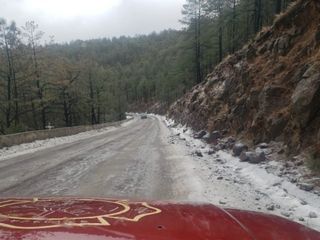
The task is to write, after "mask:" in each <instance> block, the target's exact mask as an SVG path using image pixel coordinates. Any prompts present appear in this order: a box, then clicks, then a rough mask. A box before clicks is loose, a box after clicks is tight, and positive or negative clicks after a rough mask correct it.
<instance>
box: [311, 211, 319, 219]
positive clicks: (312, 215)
mask: <svg viewBox="0 0 320 240" xmlns="http://www.w3.org/2000/svg"><path fill="white" fill-rule="evenodd" d="M317 217H318V215H317V214H316V213H315V212H310V213H309V218H317Z"/></svg>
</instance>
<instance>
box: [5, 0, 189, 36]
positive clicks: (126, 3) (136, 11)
mask: <svg viewBox="0 0 320 240" xmlns="http://www.w3.org/2000/svg"><path fill="white" fill-rule="evenodd" d="M184 2H185V0H0V17H2V18H5V19H6V20H7V21H12V20H14V21H16V22H17V25H18V26H22V25H24V23H25V22H26V21H29V20H34V21H35V22H36V23H38V25H39V27H40V29H41V30H42V31H44V32H45V38H46V39H49V36H50V35H54V36H55V38H54V39H55V40H56V41H57V42H66V41H70V40H75V39H83V40H84V39H91V38H99V37H114V36H115V37H118V36H121V35H125V36H128V35H129V36H134V35H135V34H148V33H151V32H152V31H157V32H158V31H161V30H164V29H168V28H172V29H180V28H181V24H180V23H179V19H181V18H182V17H181V8H182V5H183V3H184Z"/></svg>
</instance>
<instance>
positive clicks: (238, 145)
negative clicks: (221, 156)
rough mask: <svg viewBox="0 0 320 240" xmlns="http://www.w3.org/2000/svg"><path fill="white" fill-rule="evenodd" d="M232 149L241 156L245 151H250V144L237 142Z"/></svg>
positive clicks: (234, 153)
mask: <svg viewBox="0 0 320 240" xmlns="http://www.w3.org/2000/svg"><path fill="white" fill-rule="evenodd" d="M232 151H233V155H234V156H240V154H241V153H242V152H243V151H248V146H247V145H245V144H242V143H236V144H235V145H234V146H233V149H232Z"/></svg>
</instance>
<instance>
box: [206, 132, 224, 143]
mask: <svg viewBox="0 0 320 240" xmlns="http://www.w3.org/2000/svg"><path fill="white" fill-rule="evenodd" d="M219 138H221V134H220V132H219V131H213V132H210V133H207V134H206V135H205V136H203V139H204V140H206V141H207V142H208V143H214V142H216V141H217V140H218V139H219Z"/></svg>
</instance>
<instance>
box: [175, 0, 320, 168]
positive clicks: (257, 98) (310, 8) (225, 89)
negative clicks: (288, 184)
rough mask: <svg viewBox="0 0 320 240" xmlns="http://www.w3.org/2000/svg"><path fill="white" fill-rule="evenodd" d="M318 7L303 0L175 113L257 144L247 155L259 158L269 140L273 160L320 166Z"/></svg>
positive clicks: (315, 2) (229, 59)
mask: <svg viewBox="0 0 320 240" xmlns="http://www.w3.org/2000/svg"><path fill="white" fill-rule="evenodd" d="M319 12H320V2H319V1H318V0H299V1H297V2H296V3H295V4H293V5H292V6H291V7H290V8H289V9H288V10H287V11H286V12H285V13H283V14H281V15H280V16H278V17H277V19H276V20H275V22H274V24H273V26H271V27H266V28H264V29H263V30H262V31H261V32H260V33H259V34H258V35H257V36H256V37H255V39H254V40H253V41H252V42H251V43H249V44H248V45H247V46H245V47H244V48H243V49H241V50H240V51H238V52H237V53H235V54H233V55H230V56H228V57H226V58H225V59H224V61H223V62H222V63H221V64H220V65H218V66H217V67H216V68H215V70H214V71H213V72H212V73H211V74H209V75H208V76H207V78H206V80H205V81H204V82H203V83H201V84H199V85H197V86H195V87H194V88H193V89H192V90H191V91H190V92H189V93H187V94H186V95H185V96H183V97H182V98H181V99H179V100H178V101H177V102H175V103H174V104H173V105H172V106H171V108H170V110H169V117H171V118H173V119H175V120H176V121H178V122H180V123H182V124H187V125H188V126H191V127H193V128H194V129H196V130H206V131H208V132H210V133H213V132H214V131H219V133H220V134H221V135H223V137H228V136H235V137H236V139H237V140H239V139H240V140H241V141H242V142H244V143H246V144H247V145H248V147H251V149H254V153H253V152H252V151H249V150H247V149H246V151H245V153H243V154H242V156H240V158H241V159H242V160H246V161H247V160H248V161H258V160H261V156H262V155H259V154H261V151H260V153H259V152H257V151H256V147H257V146H259V144H261V143H268V144H269V146H270V148H271V149H273V150H272V151H273V153H276V156H274V158H279V159H280V160H286V161H287V160H289V162H293V163H294V164H298V165H299V164H304V165H307V164H306V163H307V162H310V163H311V165H313V168H314V169H317V168H318V169H320V14H319ZM279 146H280V147H279ZM260 147H261V145H260ZM241 152H242V151H241ZM246 152H247V153H246ZM299 154H300V155H299ZM264 155H268V154H266V153H264ZM297 155H299V157H297ZM288 156H289V157H288ZM293 156H295V157H293ZM301 160H302V161H303V163H301ZM289 165H290V166H291V165H292V164H291V163H290V164H289ZM290 166H288V167H290ZM292 167H294V166H293V165H292Z"/></svg>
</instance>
